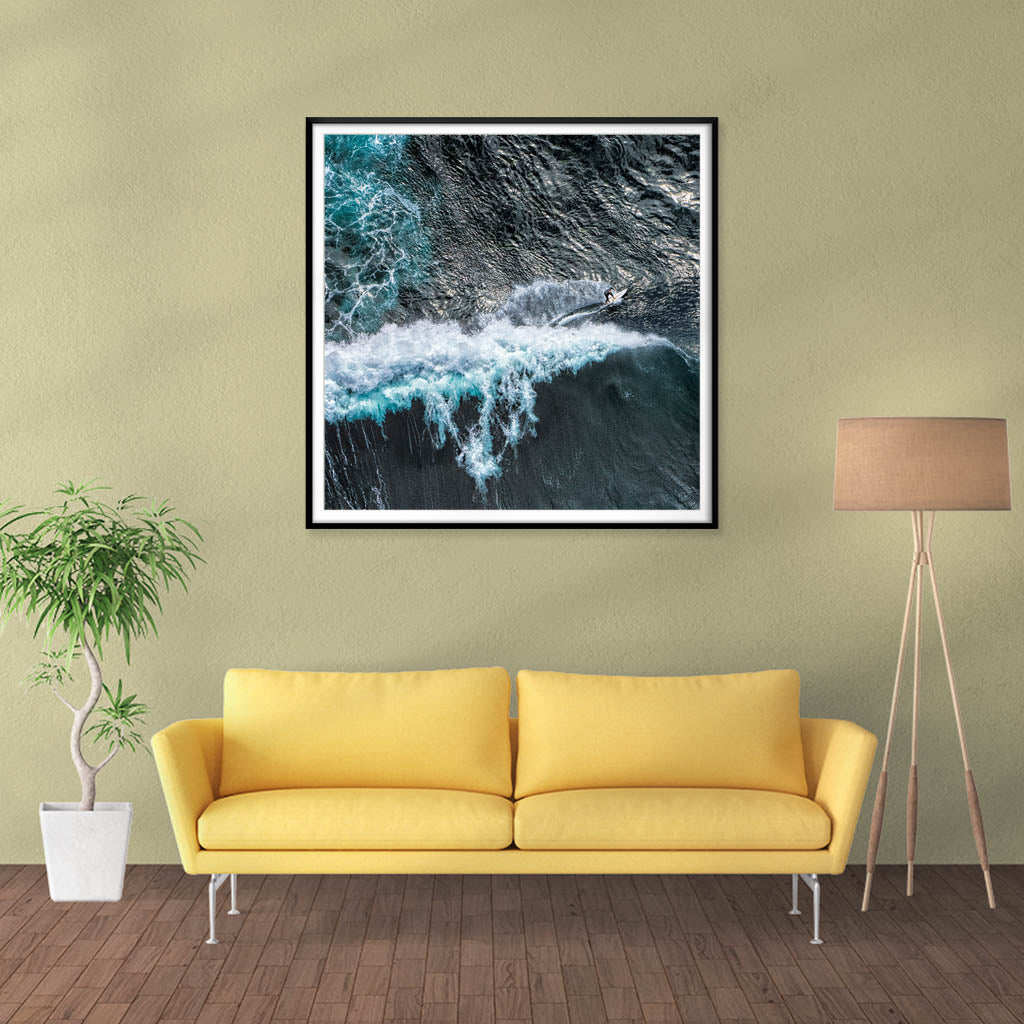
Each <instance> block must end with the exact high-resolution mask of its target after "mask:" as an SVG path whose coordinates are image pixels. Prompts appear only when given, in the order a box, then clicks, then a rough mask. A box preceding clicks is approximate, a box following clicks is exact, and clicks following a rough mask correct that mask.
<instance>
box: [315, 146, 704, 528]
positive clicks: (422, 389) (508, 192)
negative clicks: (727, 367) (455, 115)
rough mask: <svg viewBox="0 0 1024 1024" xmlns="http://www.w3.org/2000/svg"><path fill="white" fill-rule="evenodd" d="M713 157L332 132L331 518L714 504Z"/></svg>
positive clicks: (328, 269) (328, 194)
mask: <svg viewBox="0 0 1024 1024" xmlns="http://www.w3.org/2000/svg"><path fill="white" fill-rule="evenodd" d="M697 147H698V143H697V140H696V139H695V138H692V137H687V136H590V135H587V136H536V135H532V136H513V135H504V136H471V135H426V136H367V135H360V136H351V135H349V136H341V135H333V136H328V137H327V139H326V154H325V204H326V224H325V229H326V230H325V257H324V259H325V262H324V268H325V297H324V301H325V307H324V309H325V328H326V337H325V359H324V373H325V380H324V384H325V409H324V416H325V467H324V469H325V483H326V488H325V492H326V505H327V507H328V508H334V509H352V508H357V509H365V508H390V509H466V508H502V509H690V508H696V507H697V506H698V502H699V485H700V481H699V405H700V403H699V386H698V379H699V359H700V352H699V344H698V337H699V308H698V273H697V269H698V266H697V264H698V255H699V253H698V240H699V231H698V198H699V189H698V181H697V168H698V148H697ZM608 287H616V288H623V287H625V288H628V292H627V294H626V297H625V299H624V300H623V301H622V303H621V304H619V305H617V306H613V307H607V306H604V305H602V296H603V293H604V291H605V289H606V288H608Z"/></svg>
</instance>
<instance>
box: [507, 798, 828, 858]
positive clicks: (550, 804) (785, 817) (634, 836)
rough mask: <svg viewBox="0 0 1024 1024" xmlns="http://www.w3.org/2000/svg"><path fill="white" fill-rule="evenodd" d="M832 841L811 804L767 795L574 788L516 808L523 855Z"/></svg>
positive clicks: (814, 846)
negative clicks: (559, 851)
mask: <svg viewBox="0 0 1024 1024" xmlns="http://www.w3.org/2000/svg"><path fill="white" fill-rule="evenodd" d="M831 834H832V823H831V820H830V819H829V816H828V815H827V814H826V813H825V811H824V809H823V808H822V807H820V806H819V805H818V804H816V803H815V802H814V801H813V800H809V799H808V798H807V797H802V796H795V795H793V794H792V793H777V792H771V791H768V790H761V789H674V788H659V789H574V790H565V791H563V792H559V793H541V794H539V795H537V796H528V797H524V798H523V799H522V800H519V801H517V802H516V806H515V842H516V846H518V847H519V848H520V849H523V850H820V849H822V848H823V847H825V846H827V845H828V842H829V839H830V838H831Z"/></svg>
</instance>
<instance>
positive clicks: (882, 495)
mask: <svg viewBox="0 0 1024 1024" xmlns="http://www.w3.org/2000/svg"><path fill="white" fill-rule="evenodd" d="M1009 507H1010V469H1009V457H1008V454H1007V446H1006V420H994V419H961V418H949V417H901V418H889V419H885V418H874V419H848V420H845V419H844V420H840V421H839V429H838V431H837V435H836V475H835V508H837V509H854V510H860V511H866V510H895V509H899V510H903V511H909V512H910V513H911V518H912V523H913V530H914V557H913V561H912V562H911V567H910V585H909V587H908V588H907V603H906V608H905V610H904V612H903V632H902V634H901V636H900V647H899V655H898V656H897V658H896V682H895V683H894V684H893V689H892V707H891V709H890V711H889V728H888V731H887V732H886V736H885V752H884V753H883V755H882V770H881V773H880V774H879V776H878V789H877V790H876V792H875V807H874V812H873V814H872V816H871V834H870V838H869V839H868V859H867V876H866V878H865V881H864V900H863V903H862V905H861V910H867V909H868V901H869V900H870V898H871V879H872V876H873V874H874V870H875V860H876V858H877V856H878V839H879V836H880V835H881V832H882V818H883V815H884V814H885V790H886V785H887V782H888V774H889V753H890V750H891V749H892V731H893V723H894V721H895V719H896V705H897V702H898V700H899V693H900V679H901V677H902V675H903V662H904V655H905V654H906V650H907V633H908V630H909V626H910V611H911V607H912V606H913V608H914V691H913V722H912V726H911V739H910V778H909V780H908V783H907V895H908V896H912V895H913V894H914V854H915V846H916V843H917V717H918V714H917V713H918V700H919V690H920V680H921V673H920V661H921V584H922V579H923V578H924V576H925V575H927V577H928V579H929V581H930V583H931V592H932V598H933V600H934V603H935V616H936V618H937V619H938V624H939V636H940V638H941V640H942V654H943V657H944V659H945V662H946V675H947V676H948V677H949V692H950V696H951V697H952V699H953V713H954V715H955V716H956V728H957V734H958V736H959V739H960V753H961V756H962V757H963V762H964V781H965V783H966V786H967V806H968V809H969V810H970V815H971V826H972V828H973V830H974V843H975V845H976V846H977V848H978V859H979V861H980V862H981V869H982V871H983V872H984V875H985V891H986V893H987V895H988V905H989V906H990V907H992V908H995V905H996V901H995V895H994V893H993V891H992V874H991V871H990V870H989V862H988V850H987V848H986V845H985V827H984V825H983V823H982V820H981V805H980V804H979V802H978V791H977V789H976V788H975V785H974V776H973V775H972V774H971V765H970V761H969V760H968V758H967V741H966V739H965V738H964V724H963V719H962V717H961V715H960V701H959V699H958V697H957V692H956V679H955V677H954V675H953V663H952V661H951V660H950V656H949V643H948V641H947V638H946V625H945V621H944V620H943V617H942V605H941V604H940V603H939V588H938V584H937V583H936V581H935V564H934V562H933V559H932V532H933V531H934V529H935V512H936V510H938V509H943V510H945V509H972V510H973V509H1008V508H1009Z"/></svg>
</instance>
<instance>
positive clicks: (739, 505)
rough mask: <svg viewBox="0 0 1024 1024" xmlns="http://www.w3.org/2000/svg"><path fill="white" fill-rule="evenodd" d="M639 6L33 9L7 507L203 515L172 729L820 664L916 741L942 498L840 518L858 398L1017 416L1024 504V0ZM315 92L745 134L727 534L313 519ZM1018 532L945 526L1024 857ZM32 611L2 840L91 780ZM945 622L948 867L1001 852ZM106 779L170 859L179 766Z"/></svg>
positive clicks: (9, 167)
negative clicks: (926, 555)
mask: <svg viewBox="0 0 1024 1024" xmlns="http://www.w3.org/2000/svg"><path fill="white" fill-rule="evenodd" d="M623 10H624V8H623V6H622V5H621V4H620V3H614V4H613V3H608V2H595V3H591V4H589V5H584V4H574V5H569V4H567V3H554V4H553V3H549V2H546V0H545V2H535V0H516V2H515V3H512V2H509V0H500V2H485V0H474V2H468V0H454V2H453V0H449V2H441V0H421V2H407V3H400V4H397V5H391V4H379V5H378V4H362V5H358V6H356V5H351V4H322V3H321V4H310V3H306V4H301V5H300V4H282V3H265V4H260V5H239V4H234V5H228V4H216V5H213V4H200V3H189V4H171V5H151V4H128V3H125V4H122V5H118V4H111V3H89V4H78V5H67V4H58V3H39V2H14V3H12V2H10V0H8V2H7V3H5V4H4V6H3V13H2V14H0V101H2V102H0V140H2V141H0V150H2V153H3V159H2V168H3V173H2V175H0V231H2V234H3V240H4V244H3V251H2V254H0V324H2V328H0V329H2V338H3V363H2V385H0V388H2V390H0V451H2V453H3V457H2V462H0V493H2V494H4V495H10V496H14V497H17V498H19V499H21V500H26V501H42V500H44V499H45V498H46V497H47V494H48V492H49V489H50V486H51V485H52V483H53V482H55V481H57V480H59V479H62V478H66V477H68V476H76V477H82V476H101V477H103V478H104V479H106V480H107V481H108V482H110V483H111V484H112V485H113V486H114V487H115V488H116V489H118V491H128V490H134V491H141V492H142V493H146V494H155V495H160V496H164V495H166V496H169V497H171V498H173V499H174V500H175V501H176V502H177V504H178V506H179V508H180V509H181V510H182V511H183V512H186V513H188V514H189V515H191V516H194V517H196V518H197V520H199V521H200V522H201V524H202V528H203V529H204V532H205V533H206V535H207V537H208V544H207V546H206V555H207V558H208V560H209V564H208V566H206V567H205V568H204V569H203V570H202V571H201V573H200V574H199V575H198V577H197V578H196V580H195V584H194V587H193V589H192V592H191V593H190V594H189V595H188V597H184V596H181V595H180V594H175V595H174V596H173V597H172V598H171V599H170V600H169V601H168V602H167V613H166V615H165V616H164V618H163V620H162V625H161V635H160V637H159V639H156V640H151V641H149V642H147V643H144V644H142V645H140V646H139V648H138V652H137V657H136V659H135V660H134V661H133V664H132V666H131V670H130V672H129V673H127V675H126V679H127V680H128V681H130V683H131V684H132V685H134V686H136V687H137V688H138V689H139V690H140V692H141V693H142V694H143V695H144V697H145V698H146V699H147V700H148V701H149V702H150V703H151V704H152V706H153V713H152V716H151V725H152V728H153V729H154V730H155V729H156V728H157V727H159V726H162V725H164V724H166V723H168V722H171V721H173V720H175V719H177V718H181V717H188V716H194V715H211V714H215V713H216V712H217V710H218V708H219V704H220V685H221V679H222V677H223V674H224V670H225V669H226V668H227V667H229V666H232V665H246V666H254V665H262V666H274V667H294V668H313V667H316V668H327V667H337V668H359V669H378V668H379V669H384V668H401V667H415V666H422V667H432V666H442V665H471V664H480V663H485V664H491V663H497V664H502V665H505V666H507V667H508V668H509V669H512V670H514V669H516V668H518V667H525V666H530V667H535V668H557V669H575V670H580V671H604V672H615V671H620V670H621V671H631V672H644V673H667V672H680V673H695V672H716V671H730V670H740V669H757V668H763V667H767V666H779V667H781V666H793V667H797V668H799V669H800V670H801V672H802V673H803V685H804V691H803V705H804V709H805V713H810V714H818V715H836V716H847V717H850V718H853V719H856V720H857V721H859V722H862V723H864V724H865V725H867V726H869V727H871V728H873V729H874V730H876V731H878V732H881V731H882V730H884V727H885V720H886V715H887V712H888V694H889V689H890V686H891V682H892V678H891V677H892V667H893V662H894V659H895V653H896V639H897V637H896V635H895V634H896V631H897V629H898V620H899V617H900V615H901V613H902V604H903V597H904V593H905V573H906V570H907V567H908V554H909V550H908V548H909V542H910V524H909V516H908V517H907V520H908V521H907V522H904V521H903V517H902V516H900V515H898V514H892V513H865V514H852V513H846V514H840V513H833V512H832V511H831V509H830V498H831V493H830V491H831V471H832V443H833V432H834V428H835V420H836V418H837V417H838V416H841V415H846V416H850V415H901V414H940V415H941V414H954V415H956V414H960V415H983V416H984V415H996V416H1007V417H1008V418H1009V420H1010V439H1011V451H1012V455H1013V459H1014V465H1015V477H1016V478H1015V490H1016V493H1017V495H1018V497H1022V496H1024V479H1022V478H1021V474H1020V469H1021V467H1024V459H1022V458H1020V457H1019V453H1020V441H1021V438H1024V395H1022V391H1021V372H1020V366H1021V363H1020V336H1021V335H1020V331H1021V327H1020V325H1021V323H1022V322H1024V299H1022V295H1024V290H1022V288H1021V258H1020V252H1021V250H1022V248H1024V220H1022V218H1021V216H1020V210H1021V189H1022V176H1021V173H1022V172H1021V168H1022V167H1024V146H1022V136H1021V132H1020V122H1021V117H1022V115H1024V102H1022V99H1021V90H1020V75H1019V72H1020V65H1019V57H1020V44H1021V39H1022V20H1021V8H1020V5H1019V4H1015V3H977V4H974V5H971V6H970V7H967V6H965V5H963V4H960V3H952V2H948V3H912V2H901V3H899V4H888V3H885V4H880V3H867V4H860V5H850V4H845V3H843V4H840V3H837V2H834V0H829V2H826V3H822V2H821V0H814V2H806V3H795V2H787V3H768V4H749V3H742V4H741V3H732V2H726V3H721V2H714V3H712V2H707V0H698V2H692V3H686V4H680V3H678V2H675V0H664V2H658V3H646V4H640V5H638V6H636V7H635V8H634V10H635V11H637V12H639V13H634V14H633V15H631V16H630V17H627V18H623V17H622V14H623ZM308 114H317V115H345V114H353V115H355V114H363V115H366V114H381V115H401V114H417V115H443V114H449V115H456V114H457V115H499V114H500V115H524V116H527V115H584V114H591V115H593V114H597V115H628V114H634V115H701V114H714V115H717V116H718V117H720V118H721V135H720V160H721V173H720V190H721V191H720V197H721V213H720V224H719V229H720V290H719V296H720V311H721V312H720V339H719V340H720V357H719V358H720V378H721V379H720V410H721V434H720V471H721V529H720V530H718V531H717V532H686V531H678V532H673V531H669V530H664V531H661V530H638V531H632V532H631V531H629V530H623V531H615V530H609V531H599V530H593V531H588V530H581V531H543V530H539V531H522V532H517V531H515V530H503V531H497V530H495V531H487V530H477V531H471V532H459V531H458V530H451V531H415V530H414V531H397V532H386V531H379V530H353V531H342V532H307V531H306V530H304V529H303V519H304V473H303V456H304V444H305V441H304V412H303V404H304V398H303V396H304V345H305V333H304V332H305V326H304V303H305V295H304V274H305V270H304V151H303V132H304V122H303V118H304V117H305V116H306V115H308ZM1019 517H1020V513H1016V512H1015V513H973V514H972V513H962V514H953V513H951V514H948V515H947V516H945V517H943V518H942V519H941V520H940V523H939V527H938V530H937V534H936V540H935V544H936V553H937V561H938V569H939V573H940V581H941V583H942V584H943V585H944V588H945V591H946V594H947V595H948V598H947V608H946V613H947V618H948V620H949V625H950V629H951V644H952V648H953V655H954V658H955V660H956V663H957V665H958V666H959V668H960V675H961V680H960V681H961V685H962V700H963V705H964V710H965V717H966V728H967V736H968V740H969V742H970V744H971V751H972V755H973V767H974V769H975V772H976V775H977V777H978V783H979V788H980V793H981V799H982V805H983V807H984V810H985V813H986V817H987V824H988V829H989V842H990V849H991V853H992V858H993V860H994V861H1021V860H1024V818H1022V817H1021V815H1020V803H1019V797H1020V783H1021V774H1022V767H1024V760H1022V757H1024V755H1022V749H1024V748H1022V747H1021V744H1020V734H1021V732H1022V729H1024V709H1022V702H1021V700H1020V686H1019V681H1020V665H1021V662H1022V658H1024V639H1022V637H1021V630H1020V628H1019V622H1020V613H1021V610H1022V602H1021V597H1020V594H1021V585H1022V582H1024V569H1022V566H1021V558H1020V550H1019V538H1020V535H1021V522H1022V520H1021V519H1020V518H1019ZM926 621H928V620H926ZM26 632H27V631H26V630H25V629H24V628H23V627H21V626H20V625H17V624H12V625H11V626H9V627H8V628H7V630H6V631H5V632H4V634H3V636H2V638H0V676H2V677H3V681H4V685H5V694H6V699H5V703H4V712H3V715H2V716H0V802H2V806H0V815H2V821H3V828H2V829H0V860H3V861H34V860H37V859H40V858H41V849H40V843H39V838H38V825H37V822H36V812H35V807H36V803H37V802H38V801H39V800H41V799H69V798H73V797H74V796H75V792H76V777H75V775H74V773H73V771H72V769H71V766H70V763H69V760H68V757H67V753H66V727H67V724H68V723H67V721H66V717H67V716H66V713H65V712H64V709H63V708H62V707H61V706H60V705H59V704H57V702H56V701H55V700H53V699H52V698H50V697H48V696H47V695H45V694H41V693H31V692H27V691H25V690H24V689H23V688H19V685H18V680H19V678H20V677H21V675H22V673H23V672H24V670H25V669H26V668H27V667H28V666H29V665H30V664H31V663H32V660H33V651H34V648H33V645H32V643H31V642H30V641H29V640H28V639H27V637H26ZM926 640H927V645H928V646H927V653H926V657H925V663H924V673H925V674H924V683H923V687H924V700H925V704H924V708H923V716H922V739H921V758H922V767H921V803H922V807H921V817H922V821H921V835H920V841H919V843H918V856H919V859H920V861H922V862H925V861H969V860H970V859H971V858H972V857H973V855H974V848H973V843H972V840H971V833H970V826H969V823H968V819H967V811H966V806H965V804H964V800H963V791H962V786H961V774H960V765H959V760H958V750H957V744H956V736H955V733H954V731H953V720H952V715H951V713H950V708H949V702H948V697H947V694H946V692H945V682H944V680H943V679H942V677H941V675H940V671H941V660H940V659H939V657H938V651H937V641H936V638H935V636H934V633H933V632H932V631H931V624H930V623H929V631H928V632H927V634H926ZM120 670H121V666H119V665H118V664H117V661H116V659H114V658H111V659H110V662H109V664H108V672H109V673H111V675H113V676H115V677H116V674H117V672H118V671H120ZM898 735H899V739H900V743H901V746H900V750H899V752H898V755H897V756H896V758H895V761H894V764H893V771H894V779H893V782H892V783H891V784H890V812H891V816H890V820H889V831H888V832H887V834H886V837H885V840H884V844H883V848H882V859H883V860H887V861H893V860H897V859H899V858H900V857H901V855H902V845H903V840H902V832H903V814H902V785H901V783H902V776H903V774H904V771H905V765H906V757H905V750H906V741H907V737H908V730H907V728H906V718H905V717H904V719H903V720H902V721H901V725H900V730H899V734H898ZM100 797H101V799H102V798H106V799H128V800H132V801H134V803H135V808H136V826H135V834H134V837H133V840H132V849H131V858H132V860H134V861H163V860H172V859H174V857H175V856H176V854H175V850H174V846H173V842H172V839H171V832H170V828H169V826H168V824H167V821H166V817H165V812H164V808H163V803H162V800H161V797H160V792H159V788H158V783H157V778H156V773H155V770H154V767H153V764H152V761H151V759H149V758H148V757H147V756H146V755H144V754H143V755H137V756H135V757H134V758H132V757H130V756H124V757H120V758H118V759H117V760H116V761H115V762H114V764H113V765H112V766H111V767H110V768H109V769H107V770H106V772H105V773H104V774H103V775H102V776H101V778H100ZM869 799H870V798H869ZM864 817H865V818H866V817H867V814H866V813H865V815H864ZM864 843H865V838H864V829H863V827H862V829H861V833H860V834H859V836H858V839H857V842H856V844H855V847H854V852H853V859H854V860H861V861H862V860H863V857H864Z"/></svg>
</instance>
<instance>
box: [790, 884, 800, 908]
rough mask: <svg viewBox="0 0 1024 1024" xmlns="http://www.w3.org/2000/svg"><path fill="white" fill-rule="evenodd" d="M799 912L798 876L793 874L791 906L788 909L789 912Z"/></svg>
mask: <svg viewBox="0 0 1024 1024" xmlns="http://www.w3.org/2000/svg"><path fill="white" fill-rule="evenodd" d="M799 913H800V876H799V875H794V876H793V908H792V909H791V910H790V914H791V915H792V914H799Z"/></svg>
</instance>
